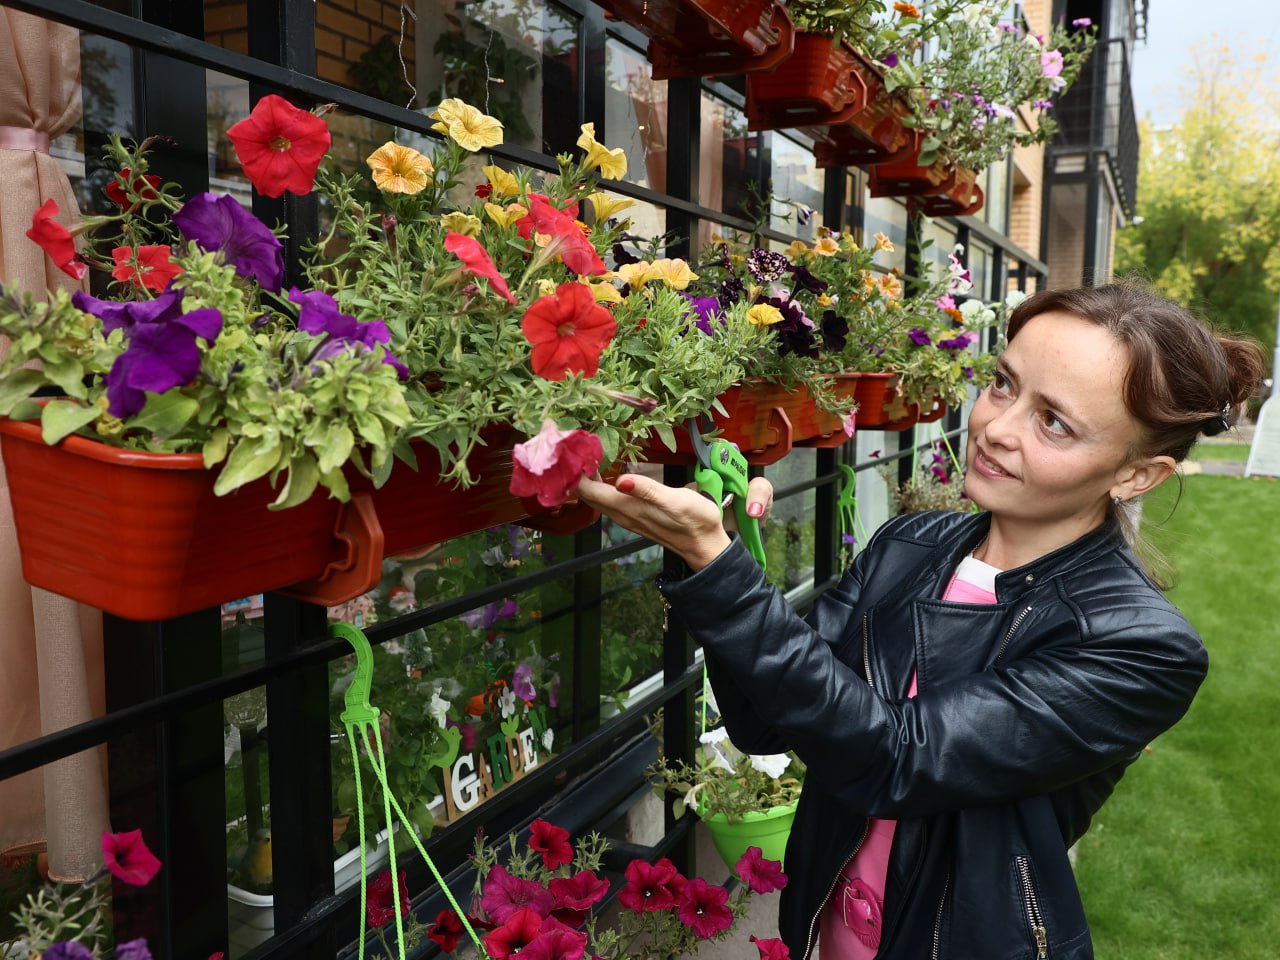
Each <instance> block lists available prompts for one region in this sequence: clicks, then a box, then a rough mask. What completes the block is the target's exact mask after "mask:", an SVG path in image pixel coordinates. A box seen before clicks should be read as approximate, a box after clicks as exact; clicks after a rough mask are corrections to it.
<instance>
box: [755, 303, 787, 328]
mask: <svg viewBox="0 0 1280 960" xmlns="http://www.w3.org/2000/svg"><path fill="white" fill-rule="evenodd" d="M747 319H748V320H750V321H751V322H752V323H754V324H755V325H756V326H757V327H768V326H772V325H773V324H775V323H781V322H782V311H781V310H779V309H778V308H777V307H775V306H774V305H773V304H771V303H757V304H756V305H755V306H754V307H752V308H751V309H750V310H748V311H747Z"/></svg>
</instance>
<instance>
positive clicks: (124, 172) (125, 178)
mask: <svg viewBox="0 0 1280 960" xmlns="http://www.w3.org/2000/svg"><path fill="white" fill-rule="evenodd" d="M126 183H128V184H129V186H130V188H131V189H132V190H133V192H134V194H135V195H136V196H138V197H141V198H142V199H143V200H156V199H158V198H159V196H160V193H159V191H158V190H157V189H156V188H157V187H159V186H160V178H159V177H157V176H154V175H152V174H149V173H148V174H143V175H142V176H141V177H134V178H133V181H132V182H130V181H129V168H128V167H122V168H121V170H120V173H119V174H118V175H117V176H116V177H115V179H113V180H112V181H111V182H110V183H108V184H107V189H106V190H105V191H104V192H105V193H106V195H107V198H108V199H109V200H111V201H112V202H113V203H114V204H115V205H116V206H118V207H120V208H121V209H122V210H123V209H124V207H125V205H126V204H128V206H129V210H128V212H129V213H133V211H135V210H137V209H138V204H136V203H133V204H130V203H129V196H128V194H126V193H125V189H124V185H125V184H126Z"/></svg>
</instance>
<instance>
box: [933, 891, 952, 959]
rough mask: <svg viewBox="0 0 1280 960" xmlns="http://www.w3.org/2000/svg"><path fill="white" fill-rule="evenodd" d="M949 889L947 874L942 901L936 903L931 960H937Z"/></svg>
mask: <svg viewBox="0 0 1280 960" xmlns="http://www.w3.org/2000/svg"><path fill="white" fill-rule="evenodd" d="M950 889H951V874H949V873H948V874H947V879H946V882H945V883H943V884H942V899H941V900H939V901H938V916H937V917H936V918H935V919H934V921H933V954H932V960H938V950H939V948H940V947H941V946H942V908H943V907H945V906H946V905H947V892H948V891H949V890H950Z"/></svg>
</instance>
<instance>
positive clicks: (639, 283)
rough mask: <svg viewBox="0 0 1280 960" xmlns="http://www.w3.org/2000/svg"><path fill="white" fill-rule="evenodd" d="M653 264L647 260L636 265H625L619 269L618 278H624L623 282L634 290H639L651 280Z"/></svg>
mask: <svg viewBox="0 0 1280 960" xmlns="http://www.w3.org/2000/svg"><path fill="white" fill-rule="evenodd" d="M652 270H653V264H651V263H649V262H648V261H647V260H639V261H637V262H636V263H624V264H623V265H622V266H620V267H618V276H619V277H621V278H622V282H623V283H625V284H626V285H627V286H629V287H630V288H631V289H632V290H639V289H640V288H641V287H643V286H644V285H645V284H646V283H648V282H649V280H651V279H656V278H654V277H652V276H651V271H652Z"/></svg>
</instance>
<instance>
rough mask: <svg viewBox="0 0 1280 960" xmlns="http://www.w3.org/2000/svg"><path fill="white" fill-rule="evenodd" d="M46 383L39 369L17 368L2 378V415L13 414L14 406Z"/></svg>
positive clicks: (0, 408)
mask: <svg viewBox="0 0 1280 960" xmlns="http://www.w3.org/2000/svg"><path fill="white" fill-rule="evenodd" d="M44 383H45V378H44V374H43V373H41V372H40V371H39V370H15V371H14V372H13V373H11V374H9V375H8V376H7V377H5V378H3V379H0V415H4V416H13V410H14V408H15V407H16V406H17V405H18V404H19V403H21V402H22V401H23V400H26V399H28V398H29V397H30V396H31V394H33V393H35V391H36V390H37V389H38V388H39V387H40V386H41V385H42V384H44ZM14 419H17V418H16V417H15V418H14Z"/></svg>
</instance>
